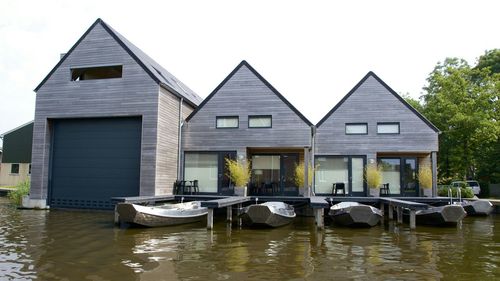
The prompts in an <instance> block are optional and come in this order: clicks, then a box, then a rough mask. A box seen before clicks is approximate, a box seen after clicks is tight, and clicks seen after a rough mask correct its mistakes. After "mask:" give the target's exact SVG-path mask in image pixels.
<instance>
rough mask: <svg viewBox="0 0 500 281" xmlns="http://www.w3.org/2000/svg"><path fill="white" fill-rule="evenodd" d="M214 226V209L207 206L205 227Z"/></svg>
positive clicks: (210, 227) (211, 227)
mask: <svg viewBox="0 0 500 281" xmlns="http://www.w3.org/2000/svg"><path fill="white" fill-rule="evenodd" d="M213 228H214V209H212V208H208V214H207V229H213Z"/></svg>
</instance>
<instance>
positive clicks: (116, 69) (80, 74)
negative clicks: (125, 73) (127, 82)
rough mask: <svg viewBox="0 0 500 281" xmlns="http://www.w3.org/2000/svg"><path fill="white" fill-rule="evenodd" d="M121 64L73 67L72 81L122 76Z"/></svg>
mask: <svg viewBox="0 0 500 281" xmlns="http://www.w3.org/2000/svg"><path fill="white" fill-rule="evenodd" d="M122 70H123V67H122V66H121V65H112V66H98V67H84V68H72V69H71V81H81V80H94V79H109V78H121V77H122Z"/></svg>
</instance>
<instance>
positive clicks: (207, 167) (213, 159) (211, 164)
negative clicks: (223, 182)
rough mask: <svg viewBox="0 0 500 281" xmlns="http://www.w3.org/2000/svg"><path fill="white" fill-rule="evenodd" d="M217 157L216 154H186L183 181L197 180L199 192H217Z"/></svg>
mask: <svg viewBox="0 0 500 281" xmlns="http://www.w3.org/2000/svg"><path fill="white" fill-rule="evenodd" d="M218 168H219V157H218V154H216V153H213V154H212V153H210V154H209V153H186V154H185V156H184V180H186V181H192V180H198V186H199V189H200V192H214V193H215V192H217V189H218Z"/></svg>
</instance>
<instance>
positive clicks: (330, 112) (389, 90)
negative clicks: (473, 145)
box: [316, 71, 441, 133]
mask: <svg viewBox="0 0 500 281" xmlns="http://www.w3.org/2000/svg"><path fill="white" fill-rule="evenodd" d="M370 76H371V77H373V78H375V80H377V82H379V83H380V84H381V85H382V86H383V87H384V88H385V89H386V90H387V91H388V92H389V93H391V94H392V95H393V96H394V97H396V98H397V99H398V100H399V101H400V102H401V103H402V104H403V105H405V106H406V107H407V108H408V109H409V110H410V111H412V112H413V113H414V114H415V115H416V116H417V117H418V118H420V119H421V120H422V121H423V122H424V123H425V124H427V126H429V128H431V129H432V130H433V131H434V132H436V133H441V131H440V130H439V129H438V128H437V127H436V126H434V124H432V123H431V122H430V121H429V120H428V119H427V118H425V116H423V115H422V114H421V113H420V112H418V111H417V110H416V109H415V108H413V106H411V105H410V104H409V103H408V102H406V101H405V100H404V99H403V98H402V97H401V96H400V95H398V94H397V93H396V91H394V90H393V89H392V88H391V87H389V85H387V84H386V83H385V82H384V81H383V80H382V79H380V77H378V76H377V75H376V74H375V73H373V72H372V71H369V72H368V73H367V74H366V75H365V77H363V79H361V80H360V81H359V82H358V83H357V84H356V86H354V88H352V89H351V90H350V91H349V93H347V95H345V96H344V97H343V98H342V99H341V100H340V101H339V102H338V103H337V104H336V105H335V106H334V107H333V108H332V109H331V110H330V111H329V112H328V113H327V114H326V115H325V117H323V118H322V119H321V120H320V121H319V122H318V124H316V127H317V128H319V127H320V126H321V124H323V123H324V122H325V121H326V120H328V118H330V116H331V115H332V114H333V113H334V112H335V111H336V110H337V109H338V108H339V107H340V106H341V105H342V104H343V103H344V102H345V101H346V100H347V99H348V98H349V97H350V96H351V95H352V94H353V93H354V92H356V90H357V89H358V88H359V87H360V86H361V85H363V83H365V81H366V80H367V79H368V78H369V77H370Z"/></svg>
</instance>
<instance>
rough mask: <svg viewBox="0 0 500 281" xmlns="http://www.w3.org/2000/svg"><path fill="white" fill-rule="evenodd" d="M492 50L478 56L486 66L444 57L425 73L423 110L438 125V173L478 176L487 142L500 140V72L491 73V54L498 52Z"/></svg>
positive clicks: (441, 174) (449, 176)
mask: <svg viewBox="0 0 500 281" xmlns="http://www.w3.org/2000/svg"><path fill="white" fill-rule="evenodd" d="M490 53H491V52H486V54H485V56H487V58H483V57H482V58H483V59H482V61H483V65H485V66H484V67H475V68H471V67H470V66H469V65H468V63H467V62H466V61H465V60H462V59H458V58H447V59H446V60H445V61H444V62H443V63H438V64H437V66H436V67H435V68H434V70H433V71H432V72H431V73H430V75H429V77H428V78H427V82H428V85H427V86H426V87H424V90H425V91H426V92H427V93H426V94H424V95H423V96H422V100H423V101H424V106H423V114H424V115H425V116H426V117H427V118H428V119H429V120H430V121H431V122H433V123H434V124H435V125H436V126H437V127H438V128H440V129H441V131H442V134H441V136H440V140H439V145H440V153H439V154H440V157H439V163H438V164H439V169H440V177H446V178H473V177H476V176H477V172H478V160H479V159H482V157H481V155H482V154H483V152H484V149H485V147H488V149H489V148H491V147H494V144H496V143H497V142H498V139H499V135H500V125H499V123H498V120H499V117H500V115H499V113H500V107H499V89H500V88H499V87H500V79H499V78H500V76H499V75H498V74H492V73H491V67H490V65H494V63H493V64H492V63H491V61H492V60H491V59H490V58H491V57H492V56H493V57H495V56H496V55H490ZM494 54H496V53H494ZM480 61H481V59H480ZM486 62H488V63H487V64H486ZM486 65H488V66H486ZM496 161H498V160H496Z"/></svg>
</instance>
